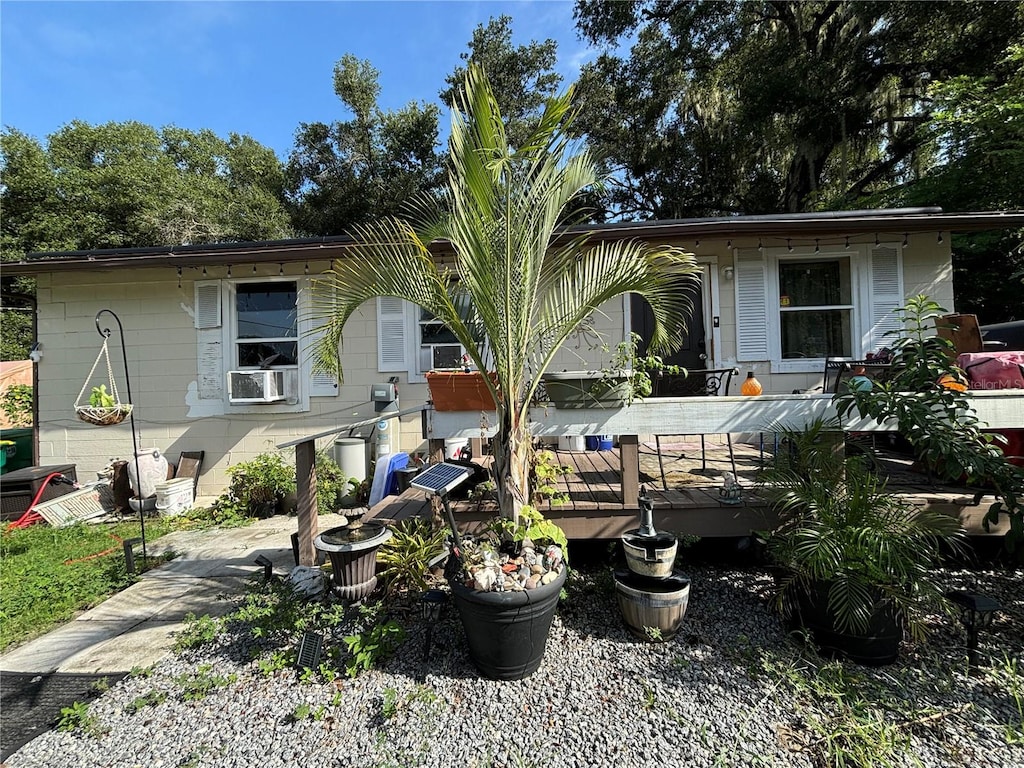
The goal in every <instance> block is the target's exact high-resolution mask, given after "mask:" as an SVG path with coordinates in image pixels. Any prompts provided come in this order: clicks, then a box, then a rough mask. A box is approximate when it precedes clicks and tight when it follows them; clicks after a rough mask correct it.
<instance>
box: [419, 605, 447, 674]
mask: <svg viewBox="0 0 1024 768" xmlns="http://www.w3.org/2000/svg"><path fill="white" fill-rule="evenodd" d="M447 600H448V595H447V594H445V593H444V592H443V591H441V590H440V589H428V590H427V591H426V592H424V593H423V596H422V597H421V598H420V610H422V612H423V620H424V621H425V622H427V637H426V639H425V640H424V641H423V660H424V661H427V660H428V659H429V658H430V648H431V646H432V645H433V643H434V625H435V624H437V622H438V621H439V620H440V619H441V609H442V608H444V604H445V603H446V602H447Z"/></svg>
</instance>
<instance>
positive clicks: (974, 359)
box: [956, 352, 1024, 389]
mask: <svg viewBox="0 0 1024 768" xmlns="http://www.w3.org/2000/svg"><path fill="white" fill-rule="evenodd" d="M956 364H957V365H958V366H960V367H961V368H963V370H964V371H965V372H966V373H967V379H968V381H969V382H970V388H971V389H1024V352H965V353H964V354H962V355H959V356H958V357H957V359H956Z"/></svg>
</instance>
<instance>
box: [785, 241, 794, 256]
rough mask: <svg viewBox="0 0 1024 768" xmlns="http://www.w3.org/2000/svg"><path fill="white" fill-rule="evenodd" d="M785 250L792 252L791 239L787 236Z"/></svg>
mask: <svg viewBox="0 0 1024 768" xmlns="http://www.w3.org/2000/svg"><path fill="white" fill-rule="evenodd" d="M786 250H788V251H789V252H790V253H792V252H793V241H792V240H791V239H790V238H788V237H787V238H786Z"/></svg>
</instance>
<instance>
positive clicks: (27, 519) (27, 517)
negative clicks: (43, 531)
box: [11, 472, 67, 528]
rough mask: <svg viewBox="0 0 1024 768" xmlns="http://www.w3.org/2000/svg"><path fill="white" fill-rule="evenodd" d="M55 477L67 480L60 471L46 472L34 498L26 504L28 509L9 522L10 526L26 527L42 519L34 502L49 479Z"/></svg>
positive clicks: (40, 495)
mask: <svg viewBox="0 0 1024 768" xmlns="http://www.w3.org/2000/svg"><path fill="white" fill-rule="evenodd" d="M55 477H60V478H63V479H64V480H67V478H66V477H64V475H62V474H61V473H60V472H51V473H50V474H48V475H47V476H46V479H45V480H43V482H42V483H41V484H40V486H39V490H38V491H36V495H35V498H34V499H32V503H31V504H29V505H28V509H26V510H25V512H24V514H22V516H21V517H19V518H18V519H17V520H15V521H14V522H13V523H11V528H28V527H29V526H30V525H32V524H33V523H38V522H39V521H40V520H42V519H43V516H42V515H40V514H39V513H38V512H35V511H34V508H35V506H36V504H38V503H39V499H41V498H42V497H43V492H44V491H45V490H46V486H48V485H49V484H50V481H51V480H53V478H55Z"/></svg>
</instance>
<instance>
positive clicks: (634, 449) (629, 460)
mask: <svg viewBox="0 0 1024 768" xmlns="http://www.w3.org/2000/svg"><path fill="white" fill-rule="evenodd" d="M619 462H620V464H621V472H622V503H623V504H624V505H625V506H626V507H628V508H632V507H634V506H636V505H637V503H638V502H637V499H638V498H639V496H640V439H639V438H638V437H637V435H619Z"/></svg>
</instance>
